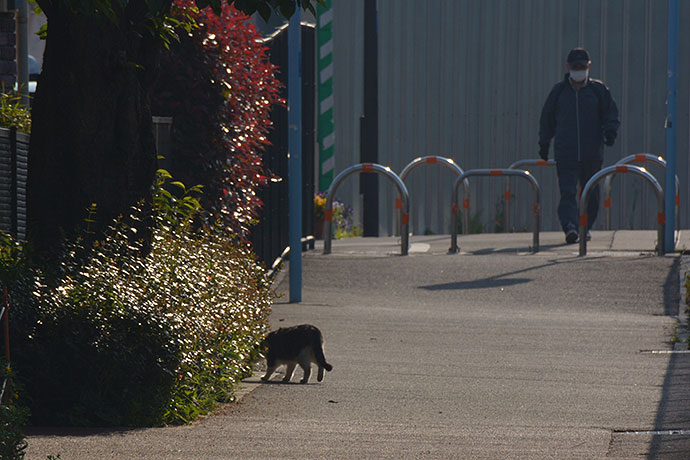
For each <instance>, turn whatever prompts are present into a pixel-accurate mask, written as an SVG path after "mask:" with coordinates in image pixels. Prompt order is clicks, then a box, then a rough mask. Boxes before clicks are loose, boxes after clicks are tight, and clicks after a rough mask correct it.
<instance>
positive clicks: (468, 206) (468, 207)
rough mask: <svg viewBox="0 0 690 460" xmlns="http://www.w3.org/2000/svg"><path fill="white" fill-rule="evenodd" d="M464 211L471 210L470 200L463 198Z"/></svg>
mask: <svg viewBox="0 0 690 460" xmlns="http://www.w3.org/2000/svg"><path fill="white" fill-rule="evenodd" d="M462 209H470V199H469V198H463V199H462Z"/></svg>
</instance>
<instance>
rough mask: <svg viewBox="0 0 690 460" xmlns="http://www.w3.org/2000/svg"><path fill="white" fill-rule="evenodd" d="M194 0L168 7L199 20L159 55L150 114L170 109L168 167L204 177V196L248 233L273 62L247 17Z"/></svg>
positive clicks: (273, 99) (273, 97) (182, 175)
mask: <svg viewBox="0 0 690 460" xmlns="http://www.w3.org/2000/svg"><path fill="white" fill-rule="evenodd" d="M194 5H195V2H194V0H175V2H174V7H173V14H175V15H177V16H178V17H179V18H184V17H185V16H189V17H191V18H193V19H194V20H195V22H196V23H197V26H198V27H196V28H194V29H193V30H192V31H191V33H188V32H186V31H184V30H183V29H180V30H179V31H178V35H179V36H180V42H179V43H172V44H171V46H170V50H168V51H167V52H165V53H164V55H163V56H162V57H161V69H160V72H159V74H160V77H159V79H158V80H157V82H156V85H155V90H154V92H153V97H152V108H153V113H154V114H155V115H166V116H173V120H174V121H173V128H172V133H171V135H172V141H173V147H172V149H173V151H172V155H170V158H169V159H167V160H166V161H167V163H166V164H167V165H168V166H169V169H170V172H171V174H172V175H173V177H175V178H176V179H179V180H181V181H182V182H183V183H185V184H186V185H195V184H202V185H204V194H203V197H202V203H203V205H204V207H205V208H206V209H207V210H209V211H211V212H212V213H213V214H214V215H216V216H220V217H222V218H223V219H224V220H225V222H226V223H227V224H228V225H229V226H230V227H231V228H232V229H233V230H234V231H236V232H237V233H238V234H240V235H243V236H244V235H246V234H247V232H248V228H249V226H250V225H251V221H252V220H253V219H256V217H257V215H258V210H259V208H260V207H261V204H262V203H261V200H260V199H259V198H258V196H257V194H256V191H257V189H258V188H259V187H261V186H262V185H263V183H264V182H265V178H264V170H263V162H262V156H261V152H262V150H263V149H264V147H265V146H266V145H268V144H269V141H268V139H267V137H266V135H267V133H268V130H269V129H270V128H271V120H270V111H271V108H272V107H273V106H274V105H275V104H284V101H282V100H281V99H280V96H279V90H280V85H281V84H280V82H279V81H278V80H277V79H276V78H275V77H274V72H276V68H275V66H274V65H273V64H271V63H270V62H269V60H268V55H267V48H266V47H265V46H264V45H262V44H260V43H258V42H257V41H256V40H257V39H258V38H261V35H260V34H259V33H258V32H257V31H256V29H255V28H254V26H253V25H252V24H250V23H249V22H247V21H248V19H249V17H248V16H246V15H244V14H243V13H241V12H239V11H238V10H236V9H235V8H234V7H233V6H231V5H228V4H227V3H225V2H223V7H222V12H221V14H220V15H216V14H215V13H214V12H213V11H212V10H211V9H210V8H205V9H202V10H199V9H198V8H196V7H195V6H194Z"/></svg>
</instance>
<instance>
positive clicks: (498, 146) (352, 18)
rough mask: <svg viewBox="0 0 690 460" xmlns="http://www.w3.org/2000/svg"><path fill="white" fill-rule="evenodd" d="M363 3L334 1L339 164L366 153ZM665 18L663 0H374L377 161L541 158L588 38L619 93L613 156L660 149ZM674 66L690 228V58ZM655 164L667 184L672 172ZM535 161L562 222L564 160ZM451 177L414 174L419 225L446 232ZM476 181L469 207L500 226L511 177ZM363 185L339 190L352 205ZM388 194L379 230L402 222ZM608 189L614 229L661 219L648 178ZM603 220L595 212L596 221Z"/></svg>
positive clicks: (551, 219) (487, 225) (502, 162)
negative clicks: (561, 93)
mask: <svg viewBox="0 0 690 460" xmlns="http://www.w3.org/2000/svg"><path fill="white" fill-rule="evenodd" d="M362 3H363V2H361V1H359V2H351V1H343V0H335V1H334V5H333V8H334V26H333V30H334V53H333V56H334V57H333V58H334V64H335V68H336V72H335V79H334V91H335V100H336V103H337V104H336V107H335V110H336V111H335V124H336V158H337V159H336V173H337V172H339V171H342V170H343V169H345V168H346V167H348V166H350V165H352V164H355V163H357V162H358V161H359V156H358V155H359V133H358V121H359V117H360V116H361V113H362V110H361V101H362V93H361V80H362V51H361V47H362V38H361V37H362V23H363V18H362V5H361V4H362ZM680 16H681V17H680V21H681V23H684V22H687V21H688V20H690V2H681V5H680ZM666 20H667V2H662V1H653V0H625V1H614V0H485V1H481V2H480V1H476V0H428V1H426V2H418V1H414V0H379V1H378V26H379V27H378V47H379V49H378V56H379V163H381V164H384V165H388V166H391V167H392V168H393V169H394V170H395V171H400V170H401V169H402V168H403V167H404V166H405V165H406V164H407V163H409V162H410V161H411V160H412V159H414V158H415V157H417V156H421V155H441V156H447V157H451V158H454V159H455V160H456V161H457V162H458V164H459V165H460V166H461V167H462V168H463V169H465V170H467V169H473V168H505V167H507V166H508V165H509V164H511V163H513V162H514V161H516V160H518V159H524V158H536V157H537V149H538V147H537V140H538V138H537V135H538V123H539V116H540V112H541V106H542V104H543V102H544V100H545V99H546V96H547V94H548V92H549V90H550V89H551V87H552V86H553V85H554V84H555V83H556V82H558V81H559V80H560V79H562V78H563V75H564V71H565V68H564V67H565V66H564V64H565V57H566V55H567V52H568V50H570V49H571V48H573V47H575V46H584V47H586V48H587V49H588V50H589V51H590V54H591V55H592V61H593V64H592V72H591V73H592V76H593V77H594V78H600V79H602V80H604V82H605V83H606V84H607V85H608V86H609V88H610V89H611V92H612V94H613V96H614V98H615V100H616V101H617V103H618V106H619V110H620V114H621V121H622V126H621V130H620V133H619V138H618V140H617V143H616V145H615V146H614V147H613V148H606V154H605V161H604V163H605V165H610V164H613V163H615V162H616V161H617V160H618V159H620V158H622V157H624V156H626V155H629V154H632V153H643V152H648V153H654V154H657V155H662V156H664V150H665V136H666V133H665V129H664V119H665V116H666V108H665V98H666V46H667V43H666V40H667V36H666V34H667V30H666ZM353 38H354V39H353ZM679 53H680V56H687V55H688V53H690V34H684V33H683V32H681V36H680V44H679ZM679 66H680V67H679V74H680V79H679V81H680V88H679V91H678V98H679V99H678V109H679V110H678V120H679V126H678V147H677V148H678V176H679V179H680V183H681V210H680V219H681V227H682V228H687V227H688V226H689V225H690V221H689V220H688V212H689V211H690V206H689V201H690V192H689V190H690V188H689V187H688V185H687V184H688V180H689V174H690V164H688V155H687V152H688V146H689V144H690V130H689V129H688V126H689V123H690V119H689V108H690V91H689V88H688V83H687V82H688V81H689V79H688V75H689V74H690V61H688V60H686V59H680V61H679ZM650 169H651V171H652V172H653V174H655V175H656V176H657V177H659V180H660V181H661V182H662V183H663V172H662V171H660V170H655V168H650ZM533 172H534V173H535V176H536V177H537V180H539V183H540V185H541V187H542V190H543V191H544V200H543V203H542V205H543V207H542V209H543V222H542V224H543V229H544V230H556V229H558V228H559V224H558V219H557V216H556V207H557V204H558V203H557V201H558V187H557V181H556V178H555V170H553V169H552V168H539V169H538V170H535V171H533ZM452 179H453V178H452V174H451V173H450V172H448V171H445V170H444V169H442V168H427V169H426V170H421V171H419V172H415V173H414V174H413V175H412V176H411V177H410V179H409V182H408V188H409V190H410V198H411V216H410V217H411V229H412V231H413V232H414V233H416V234H420V233H424V232H426V231H431V232H434V233H447V232H448V231H449V228H450V227H449V226H450V220H449V219H450V211H449V206H450V196H449V195H450V192H449V190H450V188H451V184H452ZM471 182H472V186H471V189H472V197H471V207H472V214H474V215H475V216H474V217H476V218H478V221H479V223H480V224H481V226H482V229H483V231H494V230H496V229H497V225H496V222H500V221H501V219H500V217H501V216H500V214H501V210H502V200H503V192H502V187H501V185H500V184H497V183H495V182H494V181H484V180H481V179H475V180H474V181H471ZM512 188H513V190H514V193H515V194H516V195H518V198H519V197H520V196H521V195H525V194H527V196H529V190H527V188H526V186H525V185H524V184H520V183H514V184H513V185H512ZM357 191H358V186H356V185H354V184H353V185H352V186H351V190H350V191H349V192H345V191H343V192H340V191H339V194H341V196H342V198H341V199H343V200H344V201H349V203H348V204H351V205H354V207H355V210H356V212H358V209H359V197H358V195H357ZM380 194H381V197H380V207H381V216H382V218H381V219H380V231H381V233H382V234H393V233H394V232H395V228H396V227H395V224H394V216H395V214H394V212H393V211H394V198H395V196H394V191H393V190H389V189H388V188H387V187H381V191H380ZM612 197H613V208H612V211H613V212H612V225H613V228H614V229H615V228H638V229H639V228H645V229H653V228H655V225H656V219H654V218H653V216H654V214H655V212H656V204H655V199H654V196H653V192H652V191H651V190H648V187H647V186H646V184H644V183H643V182H642V181H639V180H636V178H634V177H631V178H626V177H620V178H617V179H616V181H615V182H614V188H613V194H612ZM513 203H514V206H513V212H514V214H513V218H512V222H513V223H514V227H513V229H514V230H525V229H528V228H529V226H530V217H531V209H529V200H520V199H517V200H515V201H514V202H513ZM602 226H603V220H602V219H599V220H598V222H597V225H596V226H595V229H597V228H602ZM498 228H499V229H500V226H499V227H498Z"/></svg>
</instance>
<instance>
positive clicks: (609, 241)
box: [26, 232, 690, 460]
mask: <svg viewBox="0 0 690 460" xmlns="http://www.w3.org/2000/svg"><path fill="white" fill-rule="evenodd" d="M681 236H682V235H681ZM654 237H655V232H632V233H627V232H593V239H592V241H591V242H590V244H589V245H588V256H587V257H577V255H576V254H577V250H578V248H577V245H570V246H568V245H564V244H562V238H563V236H562V234H560V233H558V234H556V233H553V234H549V233H544V234H542V235H541V245H542V250H541V251H540V252H539V253H537V254H534V255H532V254H530V253H529V252H528V250H527V248H528V246H529V244H530V242H531V234H506V235H470V236H466V237H462V236H461V237H460V239H459V244H460V247H461V254H453V255H449V254H447V249H448V247H449V243H450V237H449V236H426V237H413V238H412V239H411V243H412V246H411V248H410V256H408V257H400V256H393V255H391V254H399V249H400V248H399V243H396V239H395V238H374V239H350V240H338V241H335V242H334V244H333V254H331V255H328V256H324V255H321V251H320V250H318V249H317V250H315V251H310V252H308V253H305V254H304V260H303V266H304V274H303V280H304V289H303V302H302V303H300V304H289V303H288V301H287V295H284V296H283V297H281V298H279V299H278V300H277V302H276V304H275V306H274V312H273V314H272V318H271V321H272V325H273V327H280V326H284V325H293V324H299V323H303V322H308V323H312V324H315V325H317V326H318V327H319V328H321V330H322V331H323V334H324V337H325V339H326V357H327V359H328V361H329V362H330V363H331V364H333V366H334V370H333V371H332V372H330V373H327V374H326V376H325V379H324V381H323V382H321V383H316V382H315V381H312V382H311V383H310V384H309V385H299V384H291V385H283V384H261V383H259V380H258V377H259V375H257V376H255V377H253V378H251V379H248V382H247V384H246V385H247V387H248V388H249V389H250V390H251V391H250V392H249V393H248V394H247V395H246V396H244V398H243V399H242V400H241V402H240V403H238V404H230V405H227V406H225V407H224V408H222V409H221V410H220V411H219V413H218V414H216V415H214V416H211V417H207V418H206V419H204V420H202V421H200V422H198V423H195V424H194V425H191V426H184V427H171V428H163V429H145V430H134V431H105V432H101V433H98V434H95V435H81V436H75V435H70V434H69V433H66V432H64V431H63V432H62V433H61V434H59V435H57V434H56V433H51V432H44V433H37V434H35V435H33V436H31V437H30V438H29V452H28V454H27V457H26V458H27V459H45V458H46V456H47V455H53V456H55V455H57V454H60V455H61V458H62V459H82V458H83V459H86V458H97V459H103V458H117V459H130V458H131V459H135V458H137V459H138V458H147V459H216V458H217V459H220V458H257V459H266V458H391V459H393V458H395V459H399V458H458V459H601V458H616V459H640V458H643V459H644V458H646V459H679V460H680V459H683V460H687V459H688V458H690V431H684V430H690V385H688V383H689V379H690V354H687V353H670V351H671V350H673V344H672V342H671V340H672V337H673V336H674V333H675V332H674V331H675V327H676V324H677V320H676V315H677V314H678V306H679V271H680V259H679V256H678V254H673V255H667V256H663V257H657V256H654V255H652V252H651V251H652V250H653V248H654ZM681 244H685V243H684V242H683V241H681ZM679 247H680V245H679ZM317 248H318V246H317ZM277 289H278V292H280V293H283V294H286V293H287V289H288V283H287V278H285V277H284V278H283V280H282V282H279V284H278V286H277ZM296 374H297V375H296V376H295V378H294V379H295V380H297V377H299V376H300V373H299V371H297V372H296Z"/></svg>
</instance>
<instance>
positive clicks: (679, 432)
mask: <svg viewBox="0 0 690 460" xmlns="http://www.w3.org/2000/svg"><path fill="white" fill-rule="evenodd" d="M614 433H615V434H636V435H642V436H688V435H690V430H658V431H644V430H640V431H634V430H633V431H614Z"/></svg>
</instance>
